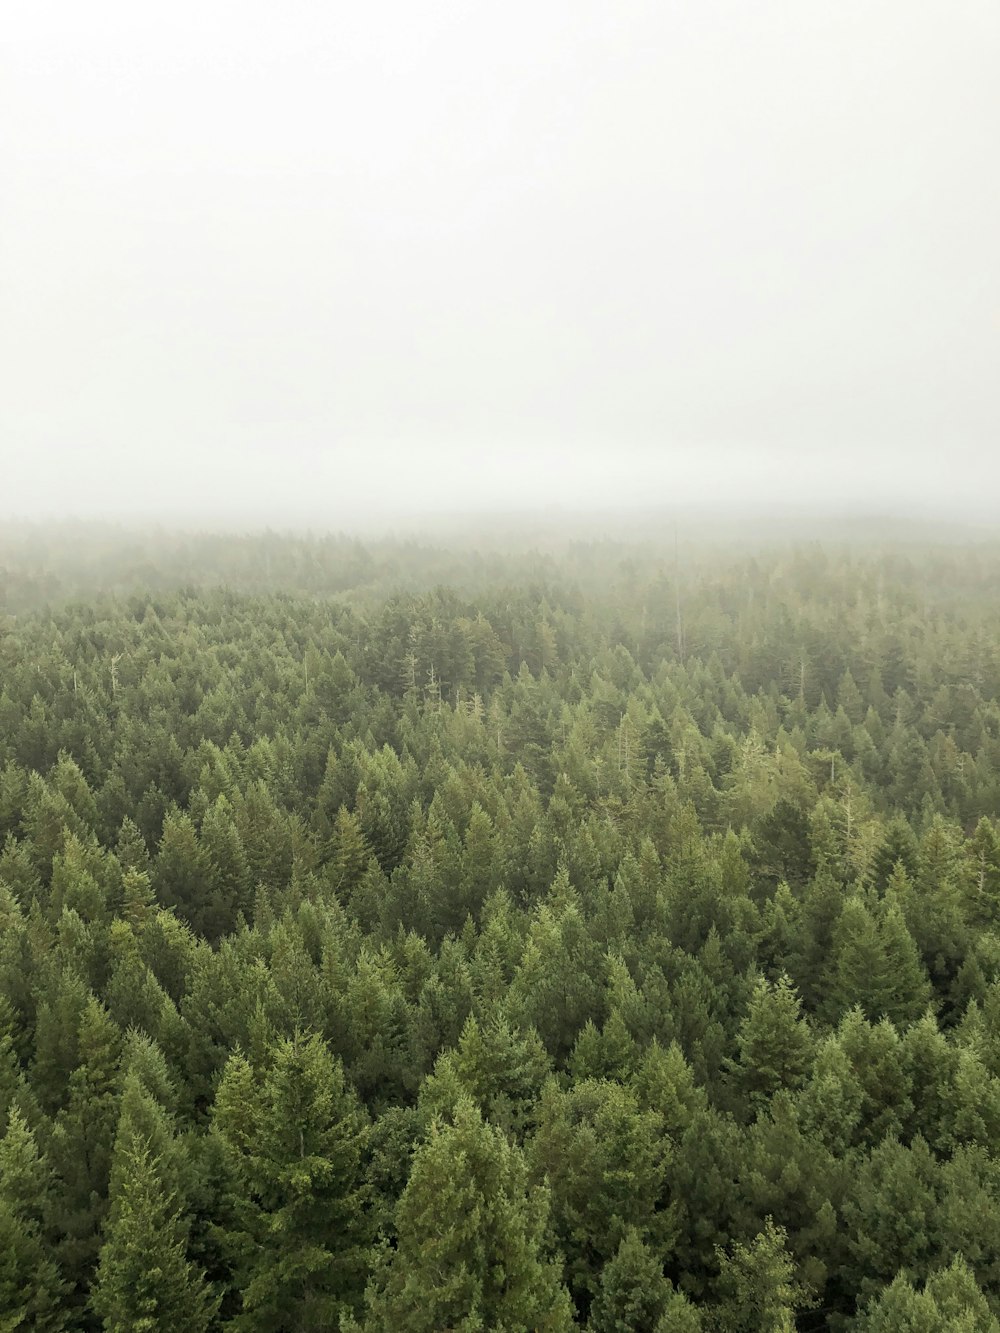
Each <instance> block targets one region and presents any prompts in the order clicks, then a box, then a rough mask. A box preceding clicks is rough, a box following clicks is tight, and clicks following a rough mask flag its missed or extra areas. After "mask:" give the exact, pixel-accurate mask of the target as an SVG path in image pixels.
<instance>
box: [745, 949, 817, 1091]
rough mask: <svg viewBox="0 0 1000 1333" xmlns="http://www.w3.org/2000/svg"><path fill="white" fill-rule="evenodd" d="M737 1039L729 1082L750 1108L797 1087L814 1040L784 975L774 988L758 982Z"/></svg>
mask: <svg viewBox="0 0 1000 1333" xmlns="http://www.w3.org/2000/svg"><path fill="white" fill-rule="evenodd" d="M736 1040H737V1043H738V1045H739V1059H738V1060H736V1061H734V1062H732V1064H731V1066H730V1067H731V1070H732V1079H733V1083H734V1085H735V1088H736V1089H737V1090H738V1092H739V1094H740V1096H741V1097H745V1098H746V1099H747V1101H748V1103H749V1105H750V1107H751V1108H753V1109H755V1110H756V1109H759V1108H760V1107H761V1106H762V1105H764V1104H766V1103H767V1102H768V1101H769V1100H770V1099H771V1097H773V1096H774V1094H775V1093H776V1092H777V1091H778V1089H779V1088H787V1089H789V1090H793V1089H795V1088H798V1087H800V1086H801V1084H802V1082H803V1080H804V1079H805V1076H806V1072H807V1071H808V1068H809V1064H810V1061H811V1059H812V1055H813V1039H812V1033H811V1032H810V1030H809V1024H808V1023H807V1021H806V1020H805V1019H804V1018H803V1016H802V1003H801V1001H800V1000H799V997H798V996H797V995H796V993H795V988H794V987H793V986H792V983H791V982H790V981H789V979H788V977H787V976H785V975H784V974H782V975H781V976H780V977H779V978H778V981H777V983H776V984H775V985H771V984H770V983H769V982H768V981H767V980H766V979H765V978H763V977H761V978H760V979H759V980H758V982H757V985H756V987H755V988H754V992H753V995H752V996H751V998H750V1006H749V1008H748V1010H747V1014H746V1017H745V1018H744V1019H743V1022H742V1023H741V1024H740V1030H739V1032H738V1033H737V1037H736Z"/></svg>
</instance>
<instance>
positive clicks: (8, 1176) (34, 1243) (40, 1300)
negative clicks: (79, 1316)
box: [0, 1107, 66, 1333]
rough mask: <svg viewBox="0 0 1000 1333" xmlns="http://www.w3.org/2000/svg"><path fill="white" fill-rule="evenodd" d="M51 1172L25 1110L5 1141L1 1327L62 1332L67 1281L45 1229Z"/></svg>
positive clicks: (16, 1115) (0, 1178)
mask: <svg viewBox="0 0 1000 1333" xmlns="http://www.w3.org/2000/svg"><path fill="white" fill-rule="evenodd" d="M51 1204H52V1175H51V1171H50V1170H49V1167H48V1163H47V1162H46V1161H45V1159H44V1158H43V1157H42V1156H41V1155H40V1154H39V1151H38V1148H37V1145H36V1143H35V1136H34V1135H33V1134H32V1132H31V1130H30V1129H29V1128H28V1125H27V1124H26V1122H25V1120H24V1118H23V1116H22V1115H21V1112H20V1111H19V1110H18V1109H17V1108H16V1107H15V1108H14V1109H13V1110H12V1111H11V1113H10V1119H9V1122H8V1125H7V1132H6V1134H5V1135H4V1137H3V1139H2V1140H0V1330H3V1333H15V1330H22V1329H23V1330H25V1333H27V1330H29V1329H34V1330H36V1333H59V1331H60V1330H61V1329H63V1328H64V1327H65V1325H66V1316H65V1314H64V1313H63V1311H62V1310H61V1309H60V1304H61V1298H62V1295H63V1292H64V1284H63V1282H62V1281H61V1279H60V1275H59V1270H58V1268H57V1266H56V1263H55V1261H54V1259H53V1255H52V1249H51V1247H50V1244H49V1238H48V1237H47V1235H46V1234H45V1232H46V1219H47V1216H48V1214H49V1212H50V1209H51Z"/></svg>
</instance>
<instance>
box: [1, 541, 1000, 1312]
mask: <svg viewBox="0 0 1000 1333" xmlns="http://www.w3.org/2000/svg"><path fill="white" fill-rule="evenodd" d="M998 590H1000V544H997V543H996V542H991V541H979V542H973V541H969V542H966V543H964V544H963V543H959V542H953V541H949V542H945V541H935V540H932V539H930V538H926V539H920V540H917V539H908V538H907V537H906V535H905V534H893V535H891V536H888V537H880V536H879V534H878V533H877V532H875V533H872V534H870V535H869V536H868V537H867V538H866V539H864V540H861V539H856V540H855V539H845V538H842V537H839V536H837V535H833V536H831V537H829V538H826V537H824V538H823V539H822V540H821V541H820V540H802V541H799V540H786V539H784V538H782V539H780V540H778V539H777V538H775V539H771V540H768V539H766V538H765V537H760V538H758V539H756V540H754V541H750V540H748V539H746V538H744V537H740V538H739V539H738V540H737V539H736V538H735V537H733V538H727V537H726V535H725V533H724V532H722V533H719V534H717V535H715V536H713V537H712V538H711V539H709V538H708V537H705V538H704V539H701V540H695V539H694V538H692V537H691V536H690V534H688V535H685V536H684V538H683V540H681V541H679V542H678V541H675V536H674V533H673V531H672V530H668V529H667V528H666V526H665V527H664V530H663V532H662V533H661V534H656V533H654V534H652V535H650V536H649V537H648V538H647V537H642V538H640V537H636V538H635V539H634V540H625V539H624V538H621V539H615V538H611V537H605V538H601V539H596V538H595V539H583V538H574V537H572V536H571V535H565V536H560V537H559V538H558V539H553V540H551V541H549V542H547V543H543V542H539V543H535V544H531V543H520V544H519V543H512V544H511V545H510V547H508V548H505V547H504V546H503V544H502V543H500V542H498V541H491V540H486V539H484V540H483V541H482V542H480V543H478V544H477V543H476V542H475V541H473V540H471V539H467V538H459V537H458V536H456V537H455V538H454V540H453V541H452V542H451V544H450V545H449V544H447V543H444V544H437V545H435V544H433V543H431V542H429V541H425V540H419V539H417V538H404V537H400V538H396V539H390V538H387V537H386V538H378V539H372V540H368V539H365V540H360V539H356V538H349V537H320V536H308V535H304V534H303V535H291V534H288V535H281V534H276V533H260V534H257V535H253V536H236V535H230V536H225V535H220V536H207V535H199V534H189V535H170V534H165V533H150V534H127V533H125V532H119V531H115V530H112V529H108V530H104V529H99V528H94V529H83V528H80V529H73V528H60V529H56V530H52V531H43V530H41V529H37V530H34V529H24V530H23V531H17V532H15V531H13V530H8V532H7V533H6V534H5V535H3V536H2V537H0V849H2V850H0V1331H2V1333H14V1331H15V1330H22V1329H23V1330H38V1331H39V1333H59V1331H60V1330H107V1333H157V1331H159V1330H164V1331H165V1333H166V1331H169V1333H188V1331H190V1333H206V1331H207V1330H217V1329H227V1330H234V1333H320V1331H322V1330H334V1331H335V1333H487V1331H489V1330H495V1331H496V1333H535V1331H539V1333H540V1331H544V1333H562V1331H563V1330H570V1329H575V1328H579V1329H584V1330H589V1333H699V1331H700V1333H790V1331H791V1330H820V1329H831V1330H834V1333H897V1331H902V1333H937V1331H939V1330H953V1331H955V1333H998V1331H1000V822H998V820H1000V597H998Z"/></svg>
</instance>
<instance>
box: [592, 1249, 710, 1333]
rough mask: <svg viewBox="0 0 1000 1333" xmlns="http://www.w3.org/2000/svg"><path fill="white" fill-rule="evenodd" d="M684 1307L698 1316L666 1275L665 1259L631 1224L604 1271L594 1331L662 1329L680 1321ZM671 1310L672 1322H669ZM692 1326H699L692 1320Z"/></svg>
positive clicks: (618, 1332)
mask: <svg viewBox="0 0 1000 1333" xmlns="http://www.w3.org/2000/svg"><path fill="white" fill-rule="evenodd" d="M682 1311H685V1312H687V1313H688V1316H689V1319H690V1318H691V1317H692V1316H694V1317H695V1318H696V1315H695V1312H694V1309H693V1307H692V1306H691V1305H689V1304H688V1302H687V1301H686V1300H685V1298H684V1297H683V1296H682V1295H681V1294H680V1292H677V1291H675V1290H674V1287H673V1283H671V1282H670V1280H669V1279H668V1278H667V1277H665V1276H664V1273H663V1263H662V1262H661V1260H660V1259H658V1258H657V1256H656V1254H655V1252H654V1251H653V1250H652V1249H651V1248H650V1247H649V1246H648V1245H646V1244H645V1243H644V1242H643V1240H642V1237H641V1236H640V1235H639V1233H638V1231H636V1230H635V1229H634V1228H630V1229H629V1231H628V1232H627V1233H626V1234H625V1236H624V1237H623V1238H622V1242H621V1244H620V1245H619V1247H618V1252H617V1253H616V1254H615V1255H614V1257H613V1258H611V1259H610V1260H609V1261H608V1262H607V1263H606V1264H605V1265H604V1268H603V1270H602V1272H601V1284H600V1288H599V1289H598V1292H597V1296H596V1297H595V1299H594V1304H593V1305H592V1306H591V1310H590V1319H589V1321H588V1323H587V1328H588V1330H589V1331H590V1333H659V1330H661V1329H664V1328H669V1327H683V1325H682V1324H680V1323H679V1321H680V1319H681V1314H682ZM668 1312H670V1318H671V1319H672V1320H673V1323H672V1324H668V1323H667V1322H666V1321H667V1315H668ZM690 1326H691V1328H692V1329H694V1328H697V1326H698V1325H697V1324H696V1323H692V1324H691V1325H690Z"/></svg>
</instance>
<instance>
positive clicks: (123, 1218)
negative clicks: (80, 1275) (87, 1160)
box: [90, 1127, 218, 1333]
mask: <svg viewBox="0 0 1000 1333" xmlns="http://www.w3.org/2000/svg"><path fill="white" fill-rule="evenodd" d="M90 1303H91V1306H92V1308H93V1310H94V1312H95V1314H97V1315H98V1316H99V1318H100V1319H101V1320H102V1326H103V1328H104V1330H105V1333H178V1330H180V1329H184V1330H185V1333H188V1330H190V1333H205V1330H207V1329H208V1328H209V1326H210V1325H211V1322H212V1320H213V1318H214V1315H215V1310H216V1308H217V1305H218V1300H217V1298H216V1297H215V1296H214V1295H213V1294H212V1292H211V1290H210V1289H209V1287H208V1286H207V1285H206V1283H205V1281H204V1279H203V1277H202V1275H201V1274H199V1273H198V1272H197V1270H196V1269H195V1268H194V1266H193V1264H191V1263H190V1262H189V1260H188V1258H187V1227H186V1226H185V1223H184V1220H183V1215H182V1213H181V1208H180V1204H179V1201H178V1199H177V1195H176V1194H175V1193H174V1192H173V1191H172V1190H169V1189H168V1188H167V1187H166V1185H165V1182H164V1178H163V1171H162V1159H161V1158H160V1157H159V1156H157V1155H156V1154H155V1152H154V1149H153V1147H152V1145H151V1143H150V1142H149V1141H148V1140H146V1139H145V1138H144V1136H143V1135H141V1134H136V1133H134V1132H133V1130H132V1128H131V1127H126V1128H124V1129H123V1131H122V1132H120V1134H119V1141H118V1142H116V1145H115V1157H114V1168H113V1173H112V1182H111V1210H110V1213H109V1215H108V1221H107V1225H106V1227H105V1230H104V1243H103V1244H102V1246H101V1252H100V1259H99V1262H98V1267H97V1276H96V1279H95V1282H94V1287H93V1289H92V1291H91V1295H90Z"/></svg>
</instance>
